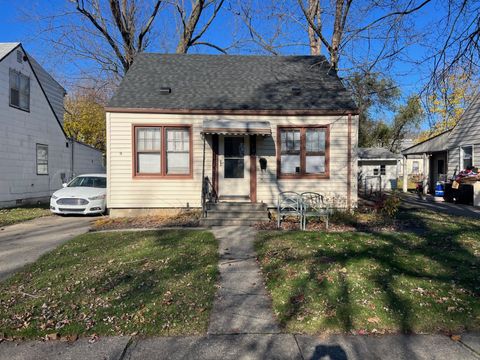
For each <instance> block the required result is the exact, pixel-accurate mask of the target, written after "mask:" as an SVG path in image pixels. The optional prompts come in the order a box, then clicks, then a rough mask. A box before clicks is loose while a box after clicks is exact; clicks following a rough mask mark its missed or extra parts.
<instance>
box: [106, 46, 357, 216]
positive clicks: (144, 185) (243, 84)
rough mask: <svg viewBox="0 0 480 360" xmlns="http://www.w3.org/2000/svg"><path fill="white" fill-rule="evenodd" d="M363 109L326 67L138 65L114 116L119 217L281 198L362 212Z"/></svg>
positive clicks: (221, 60)
mask: <svg viewBox="0 0 480 360" xmlns="http://www.w3.org/2000/svg"><path fill="white" fill-rule="evenodd" d="M357 114H358V109H357V107H356V105H355V103H354V102H353V100H352V98H351V96H350V93H349V92H348V91H347V90H346V89H345V87H344V86H343V84H342V82H341V81H340V79H339V78H338V76H337V74H336V73H335V72H334V71H332V70H331V67H330V65H329V64H328V61H327V60H326V59H325V57H323V56H237V55H235V56H231V55H180V54H171V55H161V54H146V53H144V54H140V55H139V56H138V58H137V59H136V60H135V63H134V64H133V66H132V67H131V69H130V70H129V71H128V73H127V74H126V76H125V78H124V79H123V81H122V83H121V85H120V86H119V88H118V90H117V92H116V94H115V95H114V96H113V98H112V99H111V101H110V103H109V107H107V177H108V184H109V186H108V190H107V203H108V204H109V208H110V214H111V215H113V216H115V215H120V214H126V213H133V212H135V211H132V210H141V211H144V209H162V208H185V207H200V206H201V205H202V203H201V199H202V184H203V185H206V184H207V183H206V182H207V180H206V179H205V178H207V177H208V181H209V182H210V183H211V185H212V187H213V190H214V193H215V195H216V197H217V199H219V200H220V201H230V202H250V203H264V204H267V205H268V206H275V204H276V202H277V197H278V194H279V192H281V191H295V192H298V193H301V192H305V191H314V192H318V193H321V194H323V195H325V196H326V197H327V198H328V199H329V202H330V203H331V204H332V205H334V206H341V207H354V206H355V205H356V203H357V150H356V149H357V139H358V116H357Z"/></svg>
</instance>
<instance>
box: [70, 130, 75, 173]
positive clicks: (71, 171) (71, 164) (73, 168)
mask: <svg viewBox="0 0 480 360" xmlns="http://www.w3.org/2000/svg"><path fill="white" fill-rule="evenodd" d="M70 143H71V145H72V159H71V161H70V178H71V179H70V180H72V179H73V172H74V170H75V166H74V163H73V162H74V159H75V156H74V154H73V147H74V143H75V141H73V138H70Z"/></svg>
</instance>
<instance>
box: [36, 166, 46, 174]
mask: <svg viewBox="0 0 480 360" xmlns="http://www.w3.org/2000/svg"><path fill="white" fill-rule="evenodd" d="M37 174H38V175H48V165H46V164H37Z"/></svg>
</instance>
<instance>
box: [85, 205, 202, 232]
mask: <svg viewBox="0 0 480 360" xmlns="http://www.w3.org/2000/svg"><path fill="white" fill-rule="evenodd" d="M200 218H201V211H197V210H189V211H182V212H181V213H179V214H176V215H162V216H160V215H156V216H137V217H121V218H109V217H105V218H102V219H99V220H97V221H95V222H94V224H93V229H94V230H116V229H154V228H165V227H198V226H199V223H200Z"/></svg>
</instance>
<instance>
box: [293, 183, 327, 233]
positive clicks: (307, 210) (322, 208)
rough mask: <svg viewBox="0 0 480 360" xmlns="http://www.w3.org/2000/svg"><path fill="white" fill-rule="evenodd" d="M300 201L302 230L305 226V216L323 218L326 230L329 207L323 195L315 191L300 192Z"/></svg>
mask: <svg viewBox="0 0 480 360" xmlns="http://www.w3.org/2000/svg"><path fill="white" fill-rule="evenodd" d="M300 198H301V202H302V230H306V228H307V217H315V218H322V217H323V218H324V219H325V227H326V229H327V230H328V217H329V215H330V212H331V211H330V208H329V206H328V203H327V202H326V201H325V197H324V196H323V195H321V194H318V193H315V192H310V191H307V192H304V193H302V194H300Z"/></svg>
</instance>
